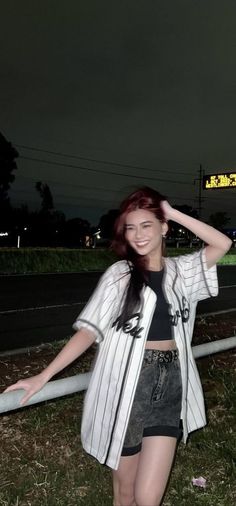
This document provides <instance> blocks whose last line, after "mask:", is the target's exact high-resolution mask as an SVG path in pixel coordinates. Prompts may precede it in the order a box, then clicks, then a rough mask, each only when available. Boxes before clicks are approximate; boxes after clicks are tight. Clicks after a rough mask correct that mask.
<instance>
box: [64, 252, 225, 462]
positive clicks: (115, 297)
mask: <svg viewBox="0 0 236 506" xmlns="http://www.w3.org/2000/svg"><path fill="white" fill-rule="evenodd" d="M163 260H164V282H163V285H164V286H163V289H164V292H165V296H166V299H167V301H168V303H169V308H170V309H169V311H170V318H171V323H172V328H173V334H174V335H173V337H174V339H175V341H176V345H177V348H178V350H179V358H180V365H181V376H182V388H183V398H182V412H181V418H182V421H183V440H184V442H186V440H187V436H188V434H189V433H190V432H192V431H194V430H196V429H198V428H200V427H203V426H204V425H205V424H206V417H205V407H204V398H203V392H202V387H201V382H200V378H199V374H198V371H197V367H196V364H195V360H194V358H193V354H192V349H191V339H192V334H193V327H194V320H195V313H196V306H197V302H198V301H199V300H203V299H206V298H208V297H210V296H216V295H217V294H218V282H217V274H216V266H214V267H211V268H210V269H207V265H206V258H205V250H204V249H202V250H201V251H197V252H195V253H192V254H188V255H181V256H178V257H173V258H164V259H163ZM130 267H131V266H130V265H129V263H128V262H127V261H126V260H121V261H119V262H116V263H114V264H113V265H112V266H111V267H109V268H108V269H107V270H106V272H105V273H104V274H103V275H102V277H101V279H100V281H99V283H98V285H97V288H96V289H95V291H94V293H93V294H92V296H91V298H90V300H89V301H88V303H87V305H86V306H85V308H84V309H83V310H82V312H81V313H80V315H79V316H78V318H77V320H76V322H75V324H74V326H73V327H74V329H76V330H78V329H79V328H81V327H86V328H89V329H90V330H93V331H94V332H95V334H96V341H97V342H98V343H99V346H98V348H99V349H98V353H97V358H96V361H95V365H94V366H93V371H92V375H91V380H90V383H89V387H88V390H87V392H86V395H85V402H84V410H83V417H82V426H81V438H82V444H83V447H84V449H85V451H86V452H87V453H89V454H91V455H93V456H94V457H95V458H96V459H97V460H98V461H99V462H101V463H105V464H107V465H108V466H109V467H111V468H113V469H117V467H118V465H119V459H120V455H121V451H122V447H123V442H124V438H125V433H126V429H127V425H128V421H129V415H130V412H131V407H132V403H133V399H134V394H135V390H136V386H137V382H138V378H139V374H140V370H141V366H142V360H143V354H144V350H145V343H146V339H147V335H148V330H149V327H150V324H151V321H152V316H153V313H154V310H155V306H156V304H158V300H157V296H156V294H155V293H154V291H152V289H151V288H150V287H149V286H144V288H143V290H142V294H141V299H142V302H141V305H140V308H139V309H138V310H137V312H136V313H135V314H134V315H130V319H129V320H128V321H127V322H126V323H125V325H123V327H122V328H120V325H119V316H120V314H121V309H122V305H123V304H124V300H125V295H126V288H127V285H128V282H129V279H130Z"/></svg>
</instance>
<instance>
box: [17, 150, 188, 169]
mask: <svg viewBox="0 0 236 506" xmlns="http://www.w3.org/2000/svg"><path fill="white" fill-rule="evenodd" d="M15 146H17V147H19V148H23V149H28V150H30V151H37V152H39V153H47V154H51V155H56V156H62V157H64V158H74V159H77V160H87V161H89V162H96V163H103V164H104V165H114V166H116V167H124V168H130V169H139V170H148V171H150V172H156V170H157V169H151V168H149V167H142V166H140V165H132V164H124V163H119V162H113V161H109V160H100V159H99V158H87V157H84V156H79V155H68V154H66V153H61V152H59V151H50V150H47V149H41V148H35V147H32V146H26V145H23V144H15ZM158 172H170V173H171V174H175V173H176V171H174V170H170V169H166V168H165V169H158ZM178 174H181V175H184V176H189V172H179V171H178Z"/></svg>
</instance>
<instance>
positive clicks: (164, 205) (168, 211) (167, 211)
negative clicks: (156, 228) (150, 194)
mask: <svg viewBox="0 0 236 506" xmlns="http://www.w3.org/2000/svg"><path fill="white" fill-rule="evenodd" d="M160 205H161V209H162V211H163V213H164V216H165V219H166V221H168V220H171V219H172V218H171V217H172V213H173V210H174V209H173V207H171V205H170V204H169V202H167V200H162V201H161V204H160Z"/></svg>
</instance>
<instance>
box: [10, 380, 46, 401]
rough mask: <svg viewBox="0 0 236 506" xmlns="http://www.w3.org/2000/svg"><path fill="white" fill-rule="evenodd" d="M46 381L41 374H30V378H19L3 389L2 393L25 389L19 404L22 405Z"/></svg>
mask: <svg viewBox="0 0 236 506" xmlns="http://www.w3.org/2000/svg"><path fill="white" fill-rule="evenodd" d="M45 383H47V381H46V380H45V378H43V376H42V375H41V374H37V375H36V376H31V377H30V378H25V379H20V380H18V381H17V382H16V383H13V385H10V386H9V387H7V388H6V389H5V390H4V392H3V393H4V394H6V393H7V392H13V391H14V390H21V389H23V390H25V392H26V394H25V395H24V396H23V397H22V399H21V401H20V405H21V406H23V405H24V404H26V402H27V401H28V400H29V399H30V398H31V397H32V396H33V395H34V394H36V393H37V392H39V390H41V389H42V388H43V387H44V385H45Z"/></svg>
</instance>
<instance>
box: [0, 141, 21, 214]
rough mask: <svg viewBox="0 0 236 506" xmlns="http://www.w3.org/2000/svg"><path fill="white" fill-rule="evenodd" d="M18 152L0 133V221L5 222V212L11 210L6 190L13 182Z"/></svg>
mask: <svg viewBox="0 0 236 506" xmlns="http://www.w3.org/2000/svg"><path fill="white" fill-rule="evenodd" d="M18 156H19V155H18V152H17V150H16V149H15V148H14V147H13V146H12V144H11V143H10V142H8V141H7V140H6V139H5V137H4V136H3V135H2V134H1V133H0V214H1V221H2V222H3V220H4V222H7V219H8V218H9V216H8V217H7V216H6V214H7V213H9V211H10V210H11V207H10V199H9V196H8V190H9V189H10V186H11V184H12V183H13V181H14V179H15V176H14V174H12V172H13V171H14V170H16V169H17V165H16V162H15V158H17V157H18Z"/></svg>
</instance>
